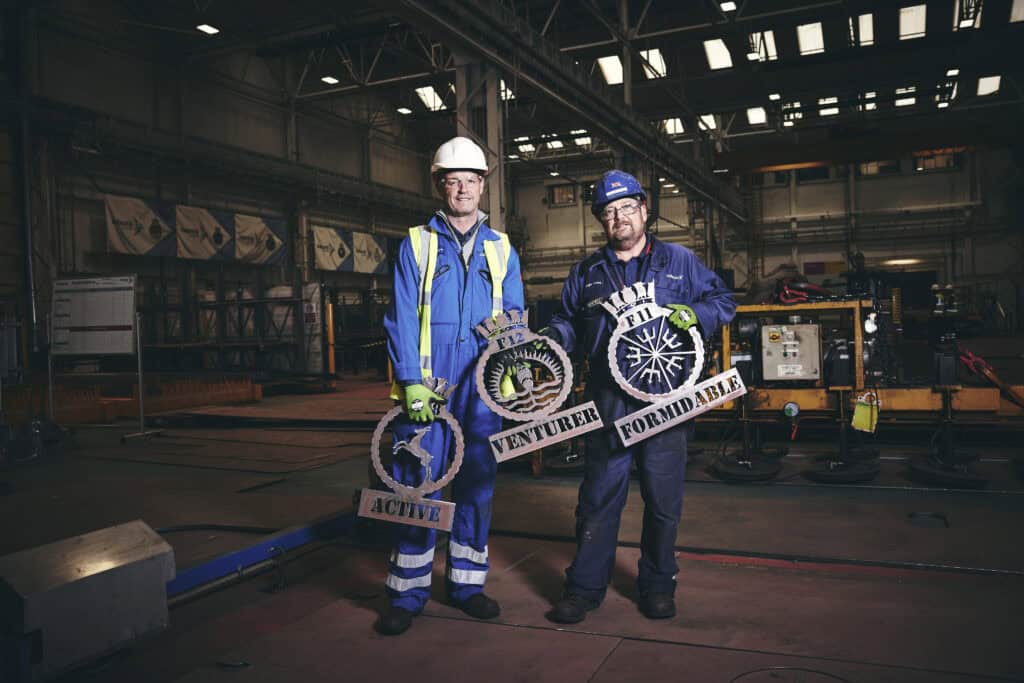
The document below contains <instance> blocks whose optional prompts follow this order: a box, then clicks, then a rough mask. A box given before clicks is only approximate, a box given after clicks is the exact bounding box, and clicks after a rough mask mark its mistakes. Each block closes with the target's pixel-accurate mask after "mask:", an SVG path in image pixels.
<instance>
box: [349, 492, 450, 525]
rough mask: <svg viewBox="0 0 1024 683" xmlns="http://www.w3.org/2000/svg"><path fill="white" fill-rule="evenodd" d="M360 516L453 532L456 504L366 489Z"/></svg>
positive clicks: (361, 500) (361, 498)
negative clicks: (411, 498) (413, 498)
mask: <svg viewBox="0 0 1024 683" xmlns="http://www.w3.org/2000/svg"><path fill="white" fill-rule="evenodd" d="M359 516H360V517H370V518H372V519H381V520H384V521H385V522H395V523H397V524H411V525H413V526H425V527H427V528H429V529H440V530H441V531H451V530H452V520H453V519H454V518H455V503H449V502H448V501H444V500H427V499H424V498H417V499H415V500H409V499H408V498H403V497H401V496H398V495H395V494H394V493H388V492H387V491H372V490H370V489H363V493H362V496H360V498H359Z"/></svg>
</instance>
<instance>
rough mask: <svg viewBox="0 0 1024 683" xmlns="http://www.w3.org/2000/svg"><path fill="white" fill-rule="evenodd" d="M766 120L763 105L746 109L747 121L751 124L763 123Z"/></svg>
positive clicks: (766, 115)
mask: <svg viewBox="0 0 1024 683" xmlns="http://www.w3.org/2000/svg"><path fill="white" fill-rule="evenodd" d="M767 120H768V114H767V113H766V112H765V110H764V107H751V108H750V109H747V123H749V124H750V125H752V126H756V125H758V124H761V123H765V122H766V121H767Z"/></svg>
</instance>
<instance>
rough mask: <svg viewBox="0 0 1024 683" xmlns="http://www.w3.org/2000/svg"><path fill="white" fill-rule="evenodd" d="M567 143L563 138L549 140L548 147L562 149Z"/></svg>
mask: <svg viewBox="0 0 1024 683" xmlns="http://www.w3.org/2000/svg"><path fill="white" fill-rule="evenodd" d="M563 147H565V145H563V144H562V141H561V140H548V149H562V148H563Z"/></svg>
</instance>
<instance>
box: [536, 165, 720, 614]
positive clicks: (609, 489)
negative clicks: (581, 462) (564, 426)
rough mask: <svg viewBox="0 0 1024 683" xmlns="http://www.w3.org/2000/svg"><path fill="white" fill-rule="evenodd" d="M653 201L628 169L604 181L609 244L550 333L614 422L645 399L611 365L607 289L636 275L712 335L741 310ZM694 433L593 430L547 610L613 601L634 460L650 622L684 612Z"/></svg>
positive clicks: (677, 313)
mask: <svg viewBox="0 0 1024 683" xmlns="http://www.w3.org/2000/svg"><path fill="white" fill-rule="evenodd" d="M646 200H647V194H646V193H645V192H644V190H643V188H642V187H641V185H640V183H639V182H638V181H637V179H636V178H634V177H633V176H631V175H630V174H628V173H625V172H623V171H619V170H613V171H609V172H608V173H606V174H605V175H604V176H603V177H602V178H601V180H600V181H599V182H598V183H597V184H596V186H595V188H594V200H593V205H592V206H591V210H592V212H593V214H594V216H595V217H596V218H597V219H598V220H599V221H600V222H601V225H602V226H603V227H604V231H605V236H606V237H607V240H608V243H607V245H606V246H605V247H602V248H601V249H599V250H597V251H596V252H594V253H593V254H591V255H590V256H589V257H587V258H585V259H584V260H583V261H581V262H579V263H577V264H576V265H574V266H573V267H572V269H571V270H570V272H569V277H568V279H567V280H566V282H565V285H564V286H563V288H562V305H561V308H560V309H559V310H558V311H557V312H556V314H555V316H554V318H553V319H552V320H551V322H550V326H549V327H548V328H545V329H544V330H542V333H544V334H548V336H550V337H552V338H553V339H554V340H555V341H557V342H559V343H560V344H562V346H563V347H564V348H565V349H566V351H568V352H572V351H574V350H577V351H579V352H580V353H581V354H585V355H586V357H587V359H588V361H589V366H590V379H589V381H588V382H587V392H588V394H589V395H590V398H592V399H593V400H594V401H595V402H596V404H597V409H598V412H599V413H600V414H601V418H602V419H603V420H604V423H605V424H606V425H610V424H612V423H613V422H614V421H615V420H617V419H618V418H620V417H622V416H623V415H626V414H627V413H632V412H634V411H636V410H638V409H640V408H642V407H644V406H645V405H646V404H645V403H643V402H641V401H638V400H636V399H634V398H632V397H630V396H629V395H627V394H626V393H625V392H624V391H623V390H622V388H621V387H620V386H619V384H618V383H617V382H616V381H615V380H614V378H613V376H612V373H611V371H610V369H609V368H608V340H609V337H610V336H611V334H612V332H613V331H614V329H615V324H616V323H615V320H614V318H613V317H612V316H611V315H610V314H609V313H608V312H607V311H606V310H605V309H604V307H603V306H601V305H600V304H601V302H602V301H604V300H605V299H606V298H607V297H608V295H610V294H612V293H613V292H616V291H618V290H620V289H622V288H624V287H627V286H629V285H632V284H634V283H636V282H653V283H654V285H655V292H656V298H657V302H658V304H659V305H661V306H665V307H667V308H671V309H673V314H672V315H671V316H670V317H669V322H671V323H672V324H674V325H676V326H677V327H679V328H681V329H688V328H689V327H691V326H692V325H693V324H698V325H700V330H701V331H702V332H703V334H704V338H705V339H707V338H708V337H710V336H711V335H712V334H713V333H714V332H715V330H717V329H718V328H719V327H720V326H721V325H723V324H725V323H728V322H729V321H730V320H732V317H733V314H734V312H735V309H736V305H735V302H734V301H733V297H732V293H731V292H730V291H729V289H728V288H727V287H726V286H725V285H724V284H723V283H722V281H721V280H720V279H719V278H718V276H717V275H715V273H713V272H712V271H710V270H708V269H707V268H706V267H705V266H704V265H703V264H702V263H701V262H700V260H699V259H698V258H697V257H696V256H695V255H694V254H693V252H691V251H690V250H689V249H686V248H685V247H682V246H679V245H676V244H668V243H666V242H662V241H660V240H658V239H656V238H655V237H654V236H653V235H652V234H650V233H648V232H647V231H646V223H647V206H646ZM694 321H696V322H694ZM690 433H692V430H690V429H689V428H688V426H687V425H680V426H678V427H675V428H673V429H669V430H667V431H664V432H661V433H660V434H656V435H655V436H652V437H650V438H649V439H647V440H645V441H642V442H640V443H639V444H636V445H634V446H632V447H630V448H625V447H623V446H622V444H621V442H619V439H618V436H617V435H616V434H615V431H614V430H613V429H605V430H602V431H598V432H592V433H591V435H589V436H588V437H587V451H586V460H585V469H584V475H583V483H582V484H581V485H580V492H579V502H578V505H577V508H576V543H577V548H576V558H575V559H574V560H573V563H572V566H570V567H569V568H568V569H567V570H566V577H567V580H566V585H565V593H564V594H563V597H562V598H561V599H560V600H559V601H558V602H557V603H555V605H554V608H553V609H552V610H551V612H549V613H548V615H547V616H548V618H549V619H550V620H552V621H554V622H557V623H560V624H573V623H577V622H580V621H582V620H583V619H584V618H585V617H586V614H587V611H588V610H592V609H594V608H596V607H597V606H598V605H600V603H601V601H602V600H603V599H604V596H605V591H606V590H607V587H608V583H609V581H610V580H611V574H612V567H613V566H614V564H615V547H616V544H617V538H618V533H619V522H620V519H621V516H622V509H623V506H624V505H625V503H626V493H627V491H628V489H629V474H630V466H631V464H632V462H633V461H635V462H636V465H637V470H638V472H639V477H640V493H641V495H642V496H643V500H644V505H645V507H644V517H643V532H642V536H641V542H640V548H641V549H640V562H639V575H638V577H637V586H638V588H639V594H640V600H639V603H640V610H641V612H643V614H644V615H645V616H647V617H649V618H651V619H664V618H668V617H672V616H674V615H675V613H676V608H675V589H676V572H677V571H678V570H679V566H678V565H677V564H676V559H675V541H676V532H677V529H678V526H679V517H680V514H681V513H682V506H683V479H684V475H685V469H686V444H687V439H688V437H689V435H690Z"/></svg>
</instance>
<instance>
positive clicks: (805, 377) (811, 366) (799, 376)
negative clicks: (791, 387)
mask: <svg viewBox="0 0 1024 683" xmlns="http://www.w3.org/2000/svg"><path fill="white" fill-rule="evenodd" d="M761 368H762V370H763V376H764V379H765V380H771V381H777V382H779V381H781V382H787V381H788V382H808V381H810V382H817V381H819V380H820V379H821V328H820V327H819V326H818V325H806V324H801V325H765V326H764V327H762V328H761Z"/></svg>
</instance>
